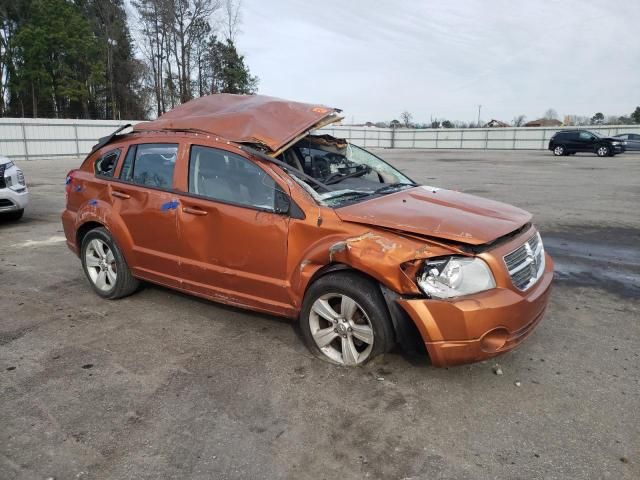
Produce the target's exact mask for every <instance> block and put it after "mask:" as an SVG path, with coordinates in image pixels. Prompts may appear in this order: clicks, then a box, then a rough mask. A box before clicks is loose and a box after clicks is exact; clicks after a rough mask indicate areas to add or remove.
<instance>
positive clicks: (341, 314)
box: [300, 272, 394, 367]
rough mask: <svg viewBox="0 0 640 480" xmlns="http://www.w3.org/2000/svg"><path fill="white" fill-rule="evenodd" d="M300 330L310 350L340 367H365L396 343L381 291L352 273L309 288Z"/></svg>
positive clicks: (325, 279)
mask: <svg viewBox="0 0 640 480" xmlns="http://www.w3.org/2000/svg"><path fill="white" fill-rule="evenodd" d="M300 327H301V330H302V335H303V337H304V339H305V342H306V344H307V346H308V348H309V350H311V352H313V353H314V354H315V355H316V356H317V357H319V358H321V359H323V360H325V361H328V362H331V363H335V364H338V365H345V366H350V367H352V366H359V365H363V364H365V363H366V362H368V361H369V360H371V359H372V358H374V357H376V356H377V355H380V354H381V353H385V352H388V351H389V350H390V349H391V347H392V346H393V343H394V340H393V338H394V336H393V329H392V327H391V321H390V319H389V312H388V310H387V307H386V304H385V302H384V299H383V298H382V294H381V293H380V288H379V287H378V285H376V284H375V282H373V281H372V280H369V279H367V278H365V277H363V276H360V275H358V274H356V273H351V272H340V273H334V274H328V275H325V276H323V277H321V278H320V279H318V280H317V281H316V282H314V283H313V284H312V285H311V287H309V289H308V291H307V293H306V295H305V298H304V302H303V304H302V310H301V312H300Z"/></svg>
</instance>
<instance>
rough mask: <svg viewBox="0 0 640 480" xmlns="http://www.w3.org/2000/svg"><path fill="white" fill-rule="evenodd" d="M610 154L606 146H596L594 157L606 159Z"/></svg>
mask: <svg viewBox="0 0 640 480" xmlns="http://www.w3.org/2000/svg"><path fill="white" fill-rule="evenodd" d="M610 153H611V148H610V147H609V146H608V145H598V146H597V147H596V155H598V156H599V157H608V156H609V154H610Z"/></svg>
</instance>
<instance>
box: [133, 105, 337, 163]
mask: <svg viewBox="0 0 640 480" xmlns="http://www.w3.org/2000/svg"><path fill="white" fill-rule="evenodd" d="M338 112H340V110H338V109H336V108H330V107H325V106H323V105H312V104H308V103H299V102H290V101H288V100H282V99H280V98H275V97H268V96H265V95H233V94H228V93H219V94H214V95H208V96H205V97H200V98H196V99H195V100H191V101H189V102H187V103H183V104H182V105H179V106H177V107H176V108H174V109H173V110H171V111H170V112H167V113H165V114H164V115H162V116H161V117H160V118H158V119H157V120H153V121H151V122H143V123H138V124H136V125H135V126H134V127H133V129H134V131H150V130H163V129H178V130H183V129H197V130H204V131H206V132H210V133H212V134H215V135H219V136H220V137H223V138H225V139H227V140H231V141H232V142H236V143H252V144H256V143H257V144H261V145H264V146H265V147H267V148H268V149H269V150H271V151H272V152H275V151H277V150H279V149H280V148H281V147H282V146H284V145H286V144H287V143H288V142H289V141H291V140H292V139H294V138H296V137H297V136H299V135H300V134H301V133H303V132H305V131H307V130H310V129H312V128H313V127H314V126H315V125H317V124H319V123H322V124H327V123H331V117H335V121H337V120H339V119H340V117H339V116H338V115H337V113H338Z"/></svg>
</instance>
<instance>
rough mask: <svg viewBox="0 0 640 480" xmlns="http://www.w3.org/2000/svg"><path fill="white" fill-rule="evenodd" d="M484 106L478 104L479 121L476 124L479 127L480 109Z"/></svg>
mask: <svg viewBox="0 0 640 480" xmlns="http://www.w3.org/2000/svg"><path fill="white" fill-rule="evenodd" d="M481 108H482V105H478V123H477V124H476V127H477V128H480V109H481Z"/></svg>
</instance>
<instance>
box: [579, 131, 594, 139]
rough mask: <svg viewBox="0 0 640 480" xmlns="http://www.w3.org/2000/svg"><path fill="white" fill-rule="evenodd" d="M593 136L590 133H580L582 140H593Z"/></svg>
mask: <svg viewBox="0 0 640 480" xmlns="http://www.w3.org/2000/svg"><path fill="white" fill-rule="evenodd" d="M591 138H592V136H591V134H590V133H589V132H580V139H581V140H591Z"/></svg>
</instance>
